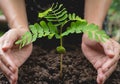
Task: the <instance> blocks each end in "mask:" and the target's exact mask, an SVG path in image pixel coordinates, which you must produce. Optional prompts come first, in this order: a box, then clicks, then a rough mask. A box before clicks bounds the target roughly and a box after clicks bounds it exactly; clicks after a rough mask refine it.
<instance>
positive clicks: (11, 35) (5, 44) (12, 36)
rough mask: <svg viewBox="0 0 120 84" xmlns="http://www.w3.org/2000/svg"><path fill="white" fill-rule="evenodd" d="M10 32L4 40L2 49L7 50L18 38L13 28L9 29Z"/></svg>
mask: <svg viewBox="0 0 120 84" xmlns="http://www.w3.org/2000/svg"><path fill="white" fill-rule="evenodd" d="M8 32H9V33H8V34H7V35H6V36H5V40H4V41H3V46H2V50H3V51H7V50H8V49H10V48H12V47H13V44H14V42H15V41H16V40H17V35H16V34H15V32H14V33H13V32H12V30H9V31H8Z"/></svg>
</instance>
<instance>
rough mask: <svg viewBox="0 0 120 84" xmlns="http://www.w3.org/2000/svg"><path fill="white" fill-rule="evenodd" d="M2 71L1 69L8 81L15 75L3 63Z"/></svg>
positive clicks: (1, 64)
mask: <svg viewBox="0 0 120 84" xmlns="http://www.w3.org/2000/svg"><path fill="white" fill-rule="evenodd" d="M0 69H1V71H2V72H3V73H4V75H5V76H6V77H7V78H8V79H12V78H11V77H10V76H11V75H12V74H13V73H12V72H11V70H9V68H8V67H6V66H5V65H4V63H2V62H1V61H0Z"/></svg>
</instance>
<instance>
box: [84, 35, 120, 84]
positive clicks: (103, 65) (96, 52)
mask: <svg viewBox="0 0 120 84" xmlns="http://www.w3.org/2000/svg"><path fill="white" fill-rule="evenodd" d="M82 51H83V53H84V55H85V57H86V58H87V59H88V60H89V61H90V62H91V63H92V65H93V66H94V68H95V69H96V70H97V73H98V75H97V82H98V84H103V83H104V82H105V80H106V79H107V78H108V77H109V76H110V75H111V74H112V72H113V71H114V70H115V68H116V66H117V63H118V61H119V59H120V57H119V53H120V45H119V44H118V43H117V42H116V41H114V40H112V39H109V40H107V41H106V42H105V43H100V42H96V41H92V40H90V39H88V37H87V36H85V35H84V36H83V41H82Z"/></svg>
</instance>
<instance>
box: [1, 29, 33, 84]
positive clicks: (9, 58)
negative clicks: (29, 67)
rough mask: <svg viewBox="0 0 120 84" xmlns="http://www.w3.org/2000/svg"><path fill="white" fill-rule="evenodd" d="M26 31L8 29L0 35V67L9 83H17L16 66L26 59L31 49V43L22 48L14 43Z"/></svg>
mask: <svg viewBox="0 0 120 84" xmlns="http://www.w3.org/2000/svg"><path fill="white" fill-rule="evenodd" d="M26 31H27V30H26V29H17V28H16V29H10V30H9V31H8V32H6V33H5V34H4V35H3V36H2V37H0V69H1V71H2V72H3V73H4V75H5V76H6V77H7V78H8V80H9V82H10V84H17V79H18V68H19V67H20V66H21V65H22V64H23V63H24V62H25V61H26V60H27V58H28V57H29V56H30V54H31V51H32V44H28V45H26V46H24V47H23V48H22V49H20V48H19V46H18V45H15V42H16V41H17V40H18V39H20V37H21V36H22V35H23V34H24V33H25V32H26Z"/></svg>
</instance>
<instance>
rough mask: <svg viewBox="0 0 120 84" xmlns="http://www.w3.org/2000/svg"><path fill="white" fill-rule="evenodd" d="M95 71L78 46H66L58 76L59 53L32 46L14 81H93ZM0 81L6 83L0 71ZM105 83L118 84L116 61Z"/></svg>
mask: <svg viewBox="0 0 120 84" xmlns="http://www.w3.org/2000/svg"><path fill="white" fill-rule="evenodd" d="M96 75H97V73H96V70H95V69H94V68H93V66H92V65H91V64H90V63H89V61H88V60H87V59H86V58H85V57H84V55H83V53H82V51H81V48H80V45H77V46H72V45H71V46H70V45H69V46H67V53H66V54H65V55H64V57H63V77H62V78H60V77H59V54H58V53H56V50H55V48H53V49H50V48H49V49H48V48H43V47H41V46H38V45H34V48H33V52H32V54H31V56H30V57H29V59H28V60H27V61H26V62H25V63H24V65H22V66H21V67H20V69H19V80H18V84H97V83H96ZM0 84H9V83H8V81H7V79H6V77H5V76H4V75H3V74H2V73H0ZM105 84H120V62H119V64H118V66H117V69H116V70H115V71H114V73H113V74H112V75H111V76H110V77H109V79H108V80H107V81H106V82H105Z"/></svg>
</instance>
